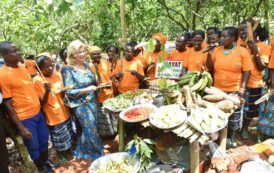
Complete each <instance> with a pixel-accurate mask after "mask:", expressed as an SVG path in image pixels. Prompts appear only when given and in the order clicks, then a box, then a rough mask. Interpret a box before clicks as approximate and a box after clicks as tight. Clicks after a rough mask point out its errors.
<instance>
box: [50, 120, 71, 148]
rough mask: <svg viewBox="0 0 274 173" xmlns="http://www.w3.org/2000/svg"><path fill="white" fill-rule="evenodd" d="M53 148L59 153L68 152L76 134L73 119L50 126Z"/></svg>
mask: <svg viewBox="0 0 274 173" xmlns="http://www.w3.org/2000/svg"><path fill="white" fill-rule="evenodd" d="M48 128H49V133H50V138H51V141H52V144H53V147H54V149H55V150H57V151H65V150H68V149H69V148H70V147H71V146H72V143H73V137H74V133H73V130H72V124H71V119H68V120H66V121H65V122H62V123H60V124H57V125H55V126H48Z"/></svg>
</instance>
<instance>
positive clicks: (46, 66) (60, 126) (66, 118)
mask: <svg viewBox="0 0 274 173" xmlns="http://www.w3.org/2000/svg"><path fill="white" fill-rule="evenodd" d="M51 61H52V60H51V59H50V58H49V57H47V56H45V55H41V56H39V57H38V59H37V65H38V67H39V69H40V70H41V72H42V74H39V75H37V76H35V77H34V78H33V82H34V86H35V90H36V92H37V94H38V96H39V98H40V100H41V105H42V108H43V111H44V113H45V116H46V120H47V124H48V128H49V133H50V137H51V141H52V144H53V147H54V149H55V150H56V151H57V154H58V156H59V158H60V160H61V162H63V164H64V163H65V162H66V155H67V153H68V150H69V149H70V148H71V146H72V143H73V130H72V123H71V119H70V111H69V108H68V107H67V106H66V105H65V104H64V102H63V96H62V94H61V89H62V88H63V87H64V86H63V80H62V77H61V75H60V74H59V73H58V72H56V71H54V70H53V67H52V62H51ZM44 86H45V87H44Z"/></svg>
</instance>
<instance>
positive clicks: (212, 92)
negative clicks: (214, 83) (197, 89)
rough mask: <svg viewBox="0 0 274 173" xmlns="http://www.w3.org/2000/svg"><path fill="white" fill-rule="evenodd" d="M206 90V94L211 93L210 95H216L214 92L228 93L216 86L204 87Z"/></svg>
mask: <svg viewBox="0 0 274 173" xmlns="http://www.w3.org/2000/svg"><path fill="white" fill-rule="evenodd" d="M204 92H205V93H206V94H210V95H214V94H226V93H225V92H223V91H222V90H220V89H218V88H215V87H206V88H205V89H204Z"/></svg>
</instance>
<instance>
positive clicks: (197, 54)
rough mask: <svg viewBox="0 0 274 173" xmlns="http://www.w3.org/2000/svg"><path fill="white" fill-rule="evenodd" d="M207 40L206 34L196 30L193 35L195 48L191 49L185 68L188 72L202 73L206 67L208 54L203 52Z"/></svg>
mask: <svg viewBox="0 0 274 173" xmlns="http://www.w3.org/2000/svg"><path fill="white" fill-rule="evenodd" d="M204 39H205V33H204V32H203V31H201V30H196V31H194V32H193V33H192V43H193V45H194V48H191V49H189V56H188V58H187V61H186V65H185V67H186V68H187V70H188V71H201V70H202V68H203V67H205V62H206V58H207V52H206V53H203V52H202V43H203V41H204Z"/></svg>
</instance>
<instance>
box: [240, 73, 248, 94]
mask: <svg viewBox="0 0 274 173" xmlns="http://www.w3.org/2000/svg"><path fill="white" fill-rule="evenodd" d="M249 77H250V71H243V80H242V83H241V89H240V96H241V97H242V98H244V96H245V91H246V86H247V82H248V80H249Z"/></svg>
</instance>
